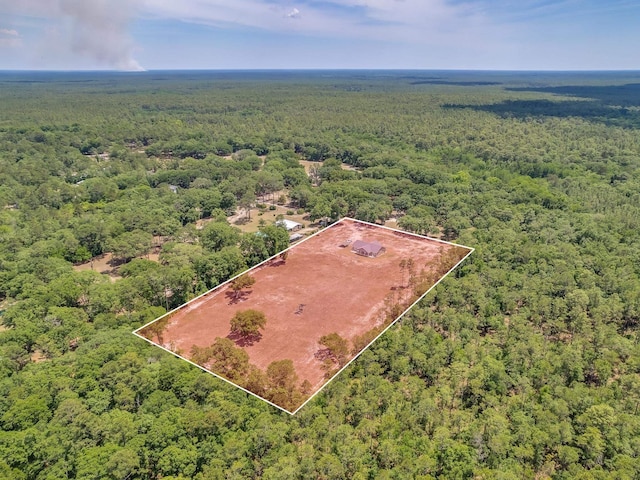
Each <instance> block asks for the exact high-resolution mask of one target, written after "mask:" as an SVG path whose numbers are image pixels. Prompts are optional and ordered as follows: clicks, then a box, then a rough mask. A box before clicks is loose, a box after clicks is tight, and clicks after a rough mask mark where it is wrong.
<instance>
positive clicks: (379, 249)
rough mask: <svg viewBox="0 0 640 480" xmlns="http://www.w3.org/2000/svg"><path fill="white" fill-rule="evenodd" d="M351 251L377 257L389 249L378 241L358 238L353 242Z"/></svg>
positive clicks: (364, 255)
mask: <svg viewBox="0 0 640 480" xmlns="http://www.w3.org/2000/svg"><path fill="white" fill-rule="evenodd" d="M351 251H352V252H353V253H356V254H358V255H362V256H363V257H371V258H375V257H377V256H378V255H382V254H383V253H384V252H386V251H387V249H386V248H384V247H383V246H382V245H380V244H379V243H378V242H365V241H364V240H356V241H355V242H353V246H352V247H351Z"/></svg>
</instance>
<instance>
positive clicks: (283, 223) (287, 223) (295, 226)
mask: <svg viewBox="0 0 640 480" xmlns="http://www.w3.org/2000/svg"><path fill="white" fill-rule="evenodd" d="M276 225H277V226H278V227H284V228H286V229H287V232H295V231H296V230H300V229H301V228H302V227H303V225H302V224H301V223H298V222H294V221H293V220H287V219H284V220H278V221H277V222H276Z"/></svg>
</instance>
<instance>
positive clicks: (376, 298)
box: [142, 219, 469, 394]
mask: <svg viewBox="0 0 640 480" xmlns="http://www.w3.org/2000/svg"><path fill="white" fill-rule="evenodd" d="M347 240H351V245H352V244H353V242H355V241H356V240H364V241H367V242H378V243H380V244H381V245H383V246H384V247H385V249H386V252H385V253H383V254H382V255H380V256H378V257H376V258H369V257H363V256H360V255H356V254H355V253H353V252H352V250H351V245H349V246H346V247H341V246H340V245H341V244H345V243H346V241H347ZM452 248H454V247H453V246H451V245H449V244H445V243H441V242H437V241H435V240H431V239H426V238H424V237H417V236H412V235H408V234H405V233H402V232H398V231H393V230H390V229H386V228H382V227H378V226H373V225H370V224H366V223H363V222H358V221H355V220H350V219H343V220H341V221H340V222H338V223H336V224H334V225H332V226H330V227H329V228H327V229H325V230H323V231H321V232H319V233H318V234H316V235H314V236H312V237H310V238H309V239H308V240H305V241H304V242H302V243H300V244H298V245H296V246H295V247H292V248H291V249H290V250H289V251H288V252H289V253H288V256H287V258H286V261H282V260H281V259H279V258H275V259H274V260H272V261H269V262H267V263H264V264H262V265H260V266H258V267H255V268H254V269H252V270H250V272H249V273H250V275H252V276H253V277H254V278H255V280H256V282H255V284H254V285H253V286H252V287H251V289H250V290H249V291H247V293H246V294H245V295H244V296H243V298H242V300H240V301H234V298H233V295H232V291H231V289H230V288H229V284H223V285H221V286H219V287H217V288H216V289H214V290H212V291H211V292H209V293H208V294H206V295H205V296H203V297H200V298H198V299H196V300H194V301H192V302H191V303H188V304H186V305H185V306H183V307H182V308H180V309H179V310H177V311H175V312H174V313H172V314H170V318H169V319H168V323H167V326H166V328H165V330H164V332H163V334H162V345H163V346H164V347H165V348H168V349H171V350H173V351H174V352H179V353H180V354H181V355H182V356H184V357H185V358H189V352H190V351H191V348H192V346H193V345H197V346H200V347H206V346H209V345H211V344H212V343H213V341H214V340H215V339H216V337H227V336H228V335H229V333H230V323H229V322H230V319H231V318H232V317H233V316H234V314H235V313H236V312H237V311H239V310H246V309H255V310H260V311H262V312H264V313H265V315H266V318H267V324H266V327H265V329H264V331H263V333H262V338H261V339H260V340H259V341H258V342H256V343H254V344H253V345H249V346H243V347H242V348H244V349H245V351H246V352H247V353H248V354H249V361H250V362H251V363H252V364H254V365H256V366H257V367H259V368H260V369H262V370H265V369H266V368H267V366H268V365H269V364H270V363H271V362H273V361H276V360H283V359H291V360H292V361H293V364H294V367H295V370H296V372H297V374H298V377H299V379H300V381H303V380H305V379H306V380H308V381H309V382H310V383H311V385H312V391H311V394H313V393H314V392H316V391H317V390H318V389H319V388H321V387H322V385H324V384H325V383H326V382H327V379H326V378H325V370H323V368H322V360H321V359H319V358H318V355H317V354H318V352H319V351H320V350H321V349H322V348H323V347H322V346H321V345H319V343H318V341H319V339H320V337H322V336H323V335H327V334H330V333H333V332H337V333H338V334H339V335H340V336H342V337H343V338H345V339H347V340H349V341H350V342H352V341H353V339H354V337H355V336H357V335H362V334H364V333H365V332H368V331H370V330H371V329H373V328H375V327H377V326H380V325H382V324H383V323H384V321H385V318H386V312H388V306H389V303H390V302H392V301H393V302H395V303H400V304H402V305H403V308H402V310H404V308H406V307H408V306H409V303H410V300H411V298H412V297H413V289H412V288H408V287H407V285H408V273H407V271H406V270H405V271H403V270H401V268H400V266H399V265H400V262H401V261H402V260H407V259H413V261H414V265H415V270H416V272H417V273H419V272H420V271H421V270H425V271H429V270H430V269H432V268H433V267H434V266H435V265H436V264H437V263H438V262H439V260H440V258H441V257H442V255H444V254H446V253H447V252H448V251H449V250H450V249H452ZM455 251H456V252H459V257H460V258H459V259H461V258H462V257H463V256H464V255H466V254H467V253H468V252H469V250H468V249H456V250H455ZM459 259H458V260H459ZM301 305H304V306H303V308H302V313H296V312H297V311H299V310H300V306H301ZM142 334H144V332H142ZM352 356H353V355H352ZM352 356H351V357H350V358H352Z"/></svg>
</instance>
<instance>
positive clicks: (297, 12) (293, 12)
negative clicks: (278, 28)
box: [287, 8, 300, 18]
mask: <svg viewBox="0 0 640 480" xmlns="http://www.w3.org/2000/svg"><path fill="white" fill-rule="evenodd" d="M287 17H289V18H300V10H298V9H297V8H294V9H293V10H291V11H290V12H289V13H287Z"/></svg>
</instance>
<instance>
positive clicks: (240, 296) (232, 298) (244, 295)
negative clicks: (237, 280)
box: [224, 290, 253, 305]
mask: <svg viewBox="0 0 640 480" xmlns="http://www.w3.org/2000/svg"><path fill="white" fill-rule="evenodd" d="M251 292H253V290H246V291H241V292H234V291H233V290H229V291H228V292H225V294H224V296H225V297H227V298H228V299H229V305H236V304H238V303H240V302H245V301H247V300H248V299H249V295H250V294H251Z"/></svg>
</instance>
